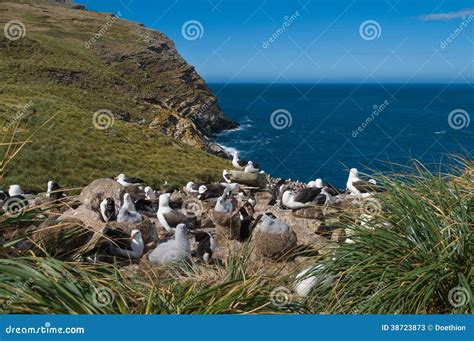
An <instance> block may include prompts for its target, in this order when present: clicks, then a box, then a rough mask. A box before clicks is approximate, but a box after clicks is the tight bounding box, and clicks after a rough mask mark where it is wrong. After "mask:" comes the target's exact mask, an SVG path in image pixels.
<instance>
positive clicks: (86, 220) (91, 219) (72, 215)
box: [58, 205, 105, 232]
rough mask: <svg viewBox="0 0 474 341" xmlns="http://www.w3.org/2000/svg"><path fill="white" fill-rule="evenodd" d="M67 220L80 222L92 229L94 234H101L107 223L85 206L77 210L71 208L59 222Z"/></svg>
mask: <svg viewBox="0 0 474 341" xmlns="http://www.w3.org/2000/svg"><path fill="white" fill-rule="evenodd" d="M67 219H77V220H80V221H81V222H82V223H83V225H84V226H88V227H90V228H91V229H92V230H93V231H94V232H100V231H102V229H103V228H104V227H105V223H104V222H103V221H102V220H101V219H100V216H99V214H98V213H97V212H94V211H91V210H90V209H88V208H87V207H86V206H85V205H81V206H79V207H78V208H76V209H73V208H70V209H69V210H67V211H66V212H64V213H63V214H62V215H61V216H60V217H59V218H58V221H64V220H67Z"/></svg>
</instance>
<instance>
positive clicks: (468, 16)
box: [77, 0, 474, 83]
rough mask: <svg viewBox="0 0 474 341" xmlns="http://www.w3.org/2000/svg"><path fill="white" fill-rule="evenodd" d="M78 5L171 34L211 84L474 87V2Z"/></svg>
mask: <svg viewBox="0 0 474 341" xmlns="http://www.w3.org/2000/svg"><path fill="white" fill-rule="evenodd" d="M77 2H80V3H83V4H85V5H86V6H87V8H88V9H91V10H97V11H104V12H115V13H117V12H119V11H120V12H121V14H122V16H123V17H124V18H127V19H130V20H133V21H138V22H141V23H143V24H145V26H147V27H152V28H155V29H157V30H160V31H162V32H163V33H165V34H166V35H168V36H169V37H170V38H171V39H173V41H174V42H175V44H176V47H177V49H178V51H179V52H180V53H181V54H182V55H183V57H184V58H185V59H186V60H187V61H188V62H189V63H190V64H192V65H194V66H195V67H196V69H197V71H198V72H199V73H200V74H201V75H202V76H203V77H204V78H205V79H206V81H208V82H280V83H286V82H293V83H294V82H311V83H314V82H320V83H327V82H366V83H369V82H401V83H405V82H411V83H416V82H443V83H444V82H447V83H466V82H469V83H473V82H474V65H473V59H474V2H473V1H472V0H469V1H467V0H455V1H453V0H438V1H434V0H286V1H284V0H267V1H265V0H194V1H193V0H158V1H153V0H117V1H115V0H114V1H101V0H81V1H77ZM291 16H293V17H292V19H289V20H285V17H286V18H290V17H291ZM191 20H192V21H197V22H199V23H198V26H197V27H198V32H199V33H200V34H198V36H199V37H197V39H194V40H189V39H186V37H185V36H184V35H183V33H182V28H183V25H184V24H185V23H187V22H189V21H191ZM285 21H286V22H287V23H288V22H289V21H291V23H289V24H287V25H286V26H285ZM368 21H369V22H368ZM365 22H368V23H367V24H366V25H363V26H362V34H361V32H360V31H361V30H360V29H361V25H362V24H363V23H365ZM374 22H375V23H374ZM199 25H201V26H202V30H201V28H200V27H199ZM367 25H368V27H367V29H368V30H367V31H366V32H367V33H364V30H363V28H364V27H366V26H367ZM283 26H285V30H284V31H281V28H282V27H283ZM371 27H372V28H374V30H372V31H371V30H370V28H371ZM460 28H462V29H460ZM279 29H280V30H279ZM278 31H280V32H279V33H278ZM371 32H372V33H373V32H375V35H373V36H372V35H370V33H371ZM272 36H275V37H276V39H274V41H273V42H270V43H269V41H268V40H269V38H270V37H272ZM191 37H192V38H194V36H191ZM364 37H365V38H366V39H364ZM449 37H451V39H450V41H447V40H448V38H449ZM371 38H374V39H371ZM265 42H266V44H265Z"/></svg>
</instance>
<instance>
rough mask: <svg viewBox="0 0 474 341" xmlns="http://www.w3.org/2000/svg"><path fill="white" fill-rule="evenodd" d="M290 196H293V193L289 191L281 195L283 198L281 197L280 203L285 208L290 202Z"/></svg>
mask: <svg viewBox="0 0 474 341" xmlns="http://www.w3.org/2000/svg"><path fill="white" fill-rule="evenodd" d="M292 196H293V193H292V192H291V191H285V193H283V196H282V197H281V201H282V202H283V205H285V206H286V205H287V204H288V203H289V202H290V200H291V197H292Z"/></svg>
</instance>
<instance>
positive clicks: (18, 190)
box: [8, 185, 23, 197]
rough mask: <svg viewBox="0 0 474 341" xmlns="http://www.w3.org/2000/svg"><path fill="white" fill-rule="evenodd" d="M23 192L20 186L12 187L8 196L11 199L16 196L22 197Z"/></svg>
mask: <svg viewBox="0 0 474 341" xmlns="http://www.w3.org/2000/svg"><path fill="white" fill-rule="evenodd" d="M22 193H23V191H22V190H21V187H20V185H11V186H10V188H9V189H8V195H10V196H11V197H12V196H14V195H21V194H22Z"/></svg>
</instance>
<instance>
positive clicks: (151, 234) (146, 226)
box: [107, 217, 157, 244]
mask: <svg viewBox="0 0 474 341" xmlns="http://www.w3.org/2000/svg"><path fill="white" fill-rule="evenodd" d="M107 227H108V228H111V229H114V230H120V231H123V232H127V233H131V232H132V230H140V232H141V233H142V238H143V242H144V243H145V244H148V243H150V242H154V241H156V240H157V232H156V227H155V224H153V223H152V222H151V220H150V219H149V218H148V217H143V220H142V221H141V222H139V223H137V224H130V223H119V222H117V221H110V222H108V223H107Z"/></svg>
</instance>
